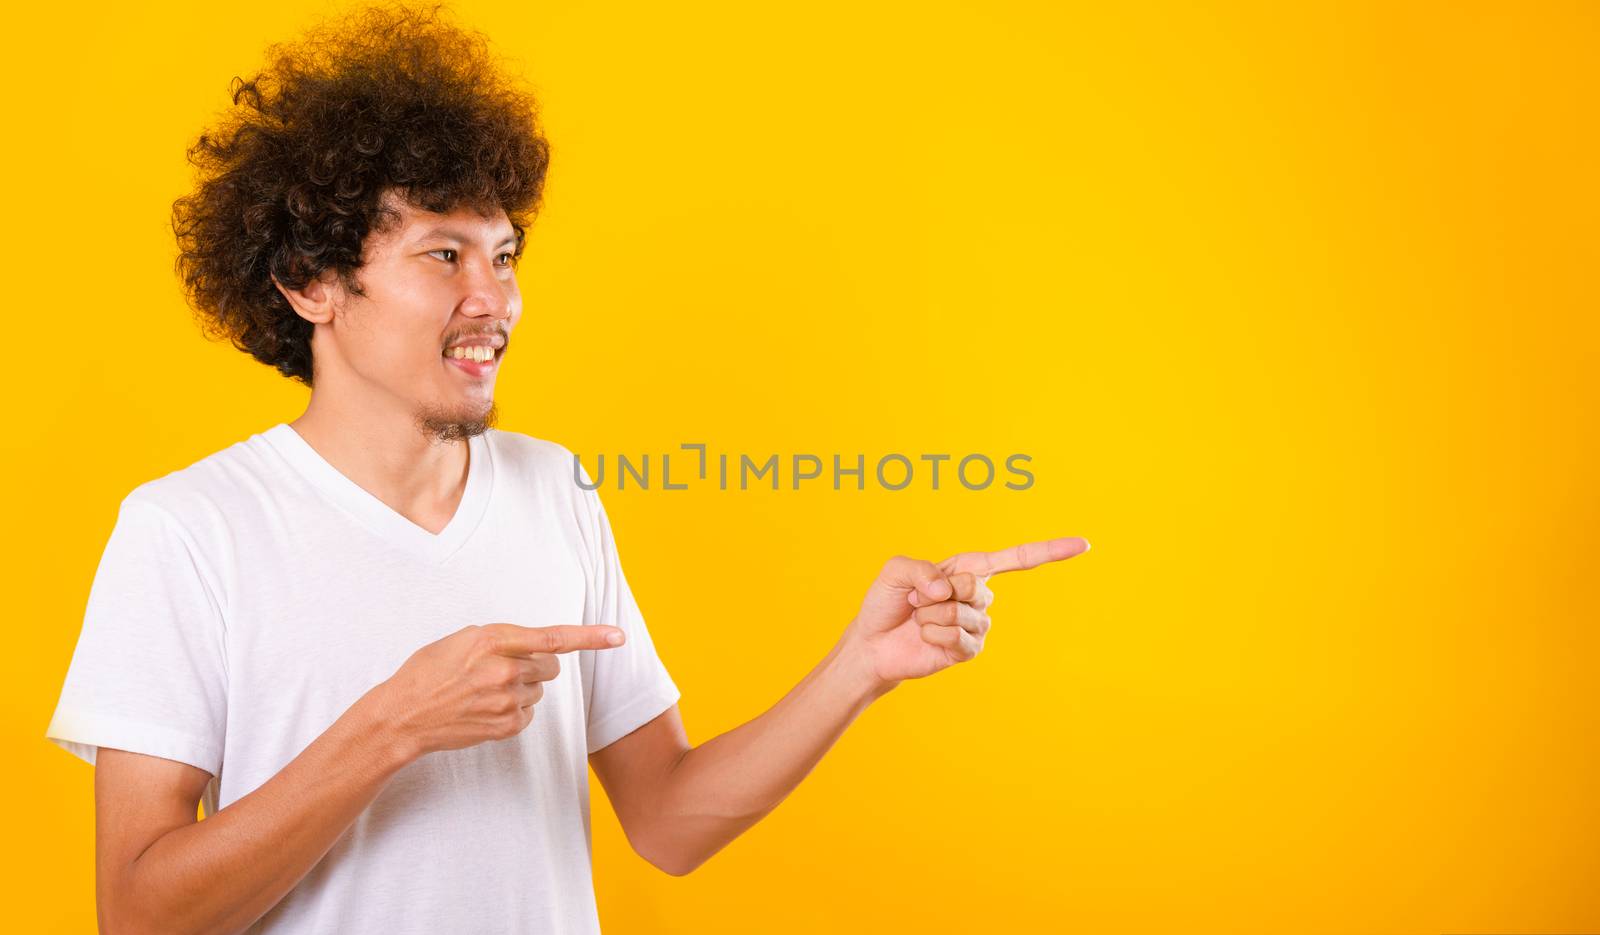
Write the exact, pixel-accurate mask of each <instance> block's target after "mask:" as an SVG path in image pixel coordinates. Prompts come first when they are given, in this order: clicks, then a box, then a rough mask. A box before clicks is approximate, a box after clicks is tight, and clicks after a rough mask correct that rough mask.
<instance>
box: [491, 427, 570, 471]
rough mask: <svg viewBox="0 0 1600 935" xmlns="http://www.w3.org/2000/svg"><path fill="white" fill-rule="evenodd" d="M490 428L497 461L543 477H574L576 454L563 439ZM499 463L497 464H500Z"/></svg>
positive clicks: (508, 466) (511, 468) (513, 468)
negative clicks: (561, 441) (562, 442)
mask: <svg viewBox="0 0 1600 935" xmlns="http://www.w3.org/2000/svg"><path fill="white" fill-rule="evenodd" d="M489 431H490V432H491V433H492V435H493V439H494V452H495V455H496V461H500V460H504V461H505V462H506V467H507V468H508V469H510V470H512V471H514V472H525V473H527V474H529V475H530V476H534V477H538V478H540V479H543V480H559V479H562V478H570V477H571V476H572V469H573V468H572V465H573V461H574V458H575V456H574V455H573V453H572V452H571V451H570V450H569V449H568V448H567V446H565V445H563V444H561V443H560V442H557V441H552V440H550V439H548V438H538V437H536V436H533V435H527V434H524V433H522V432H514V431H510V430H508V429H490V430H489ZM496 466H497V467H498V464H497V465H496ZM569 482H570V481H569Z"/></svg>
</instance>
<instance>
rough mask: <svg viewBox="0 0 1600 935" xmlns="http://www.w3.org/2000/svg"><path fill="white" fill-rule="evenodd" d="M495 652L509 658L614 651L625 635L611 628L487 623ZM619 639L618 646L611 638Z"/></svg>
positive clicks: (617, 629) (615, 628)
mask: <svg viewBox="0 0 1600 935" xmlns="http://www.w3.org/2000/svg"><path fill="white" fill-rule="evenodd" d="M488 626H489V627H490V628H491V629H492V634H491V635H493V637H494V640H495V652H496V653H499V654H502V655H507V656H525V655H527V654H529V653H570V652H576V651H578V650H582V649H611V648H612V647H614V646H618V645H621V643H622V639H621V638H622V637H623V635H624V634H623V632H622V630H621V629H619V628H617V627H609V626H552V627H523V626H517V625H516V624H512V623H492V624H488ZM612 636H616V637H618V639H617V642H616V643H612V642H610V641H609V639H608V638H609V637H612Z"/></svg>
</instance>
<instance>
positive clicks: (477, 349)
mask: <svg viewBox="0 0 1600 935" xmlns="http://www.w3.org/2000/svg"><path fill="white" fill-rule="evenodd" d="M504 353H505V348H503V347H502V348H492V347H487V346H473V347H453V348H451V349H449V350H447V351H445V352H444V355H443V356H444V359H445V361H446V362H447V363H449V364H451V365H452V366H454V367H456V368H458V369H461V370H464V371H466V372H467V373H468V374H471V375H472V376H475V377H481V376H486V375H488V374H490V373H493V372H494V370H495V368H496V367H497V366H498V365H499V363H500V357H501V356H502V355H503V354H504Z"/></svg>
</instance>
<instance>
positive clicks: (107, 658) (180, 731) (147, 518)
mask: <svg viewBox="0 0 1600 935" xmlns="http://www.w3.org/2000/svg"><path fill="white" fill-rule="evenodd" d="M203 567H204V566H203V564H202V562H201V561H200V560H199V556H198V555H197V554H196V549H195V546H194V543H193V540H192V539H191V538H190V537H189V536H188V534H187V533H186V532H185V531H184V529H183V527H182V526H181V525H180V524H179V523H178V521H177V519H176V518H174V517H173V516H172V514H171V513H170V512H168V511H167V510H166V509H165V508H163V507H162V506H160V505H158V504H156V503H154V502H151V501H148V500H145V499H141V498H139V497H137V496H135V495H132V494H130V495H129V496H128V497H127V498H125V499H124V500H123V501H122V505H121V507H120V508H119V510H118V513H117V522H116V526H115V527H114V528H113V529H112V531H111V537H110V539H109V541H108V542H107V543H106V547H105V551H104V553H103V554H102V555H101V557H100V565H99V567H98V568H97V569H96V571H95V577H94V583H93V584H92V585H91V586H90V590H89V601H88V606H87V608H86V610H85V612H84V619H83V629H82V630H81V631H80V633H79V634H78V642H77V647H76V649H75V650H74V652H73V655H72V661H71V663H70V664H69V665H68V668H67V676H66V680H65V682H64V683H63V685H62V689H61V697H60V699H59V701H58V702H57V704H56V710H55V715H54V717H53V718H52V719H51V721H50V727H49V729H48V730H47V731H46V733H45V736H46V737H47V738H48V739H49V740H52V741H54V742H55V743H57V744H59V745H60V746H61V747H63V748H65V749H66V750H67V751H68V752H70V753H72V754H74V755H76V756H78V757H80V758H82V759H83V760H85V761H87V762H89V763H91V764H92V763H94V761H95V754H96V752H97V751H98V749H99V748H100V747H112V748H114V749H120V750H130V751H133V752H135V753H145V754H150V755H152V756H159V757H162V758H165V759H169V760H178V761H180V762H183V763H188V764H190V765H191V766H197V767H199V768H201V769H203V770H205V771H207V772H209V773H211V775H213V776H216V775H219V773H220V771H221V768H222V749H223V738H224V731H225V728H226V723H227V663H226V655H225V650H224V642H223V639H224V631H223V618H222V614H221V610H220V607H219V604H218V602H217V600H216V595H215V593H214V591H213V589H212V588H211V587H210V586H208V584H207V581H206V577H205V574H204V573H203Z"/></svg>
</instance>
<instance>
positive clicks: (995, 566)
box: [589, 537, 1089, 876]
mask: <svg viewBox="0 0 1600 935" xmlns="http://www.w3.org/2000/svg"><path fill="white" fill-rule="evenodd" d="M1088 549H1089V543H1088V541H1087V540H1084V539H1081V538H1078V537H1069V538H1061V539H1050V540H1046V541H1043V542H1031V543H1027V544H1025V545H1018V546H1012V547H1011V548H1008V549H1001V550H1000V551H998V552H963V553H961V554H959V555H954V556H951V557H950V558H947V559H945V560H944V561H943V562H940V563H938V564H937V565H936V564H934V563H932V562H925V561H919V560H916V559H911V558H907V557H905V556H898V555H897V556H895V557H894V558H892V559H890V560H889V561H888V562H886V563H885V564H884V566H883V570H882V571H880V572H879V573H878V577H877V579H876V580H874V581H873V582H872V585H871V586H870V587H869V588H868V589H867V596H866V598H865V599H864V600H863V601H862V603H861V610H860V611H859V612H858V613H857V614H856V617H855V619H854V620H852V621H850V625H849V626H848V627H847V628H846V629H845V633H844V636H843V637H841V638H840V640H839V642H838V643H837V644H835V646H834V648H833V649H832V651H830V652H829V653H828V655H827V656H826V657H825V658H824V659H823V660H822V662H820V663H818V664H817V666H816V667H815V668H813V669H812V670H811V672H810V673H809V674H808V675H807V676H806V677H805V678H804V679H802V680H801V682H800V684H799V685H796V686H795V687H794V688H793V689H792V690H791V691H790V692H789V693H788V694H787V695H784V696H783V698H782V699H780V700H779V701H778V703H777V704H775V705H773V706H772V708H771V709H769V710H768V711H767V712H766V713H764V714H762V715H761V716H759V717H757V718H756V719H755V720H753V721H750V722H749V723H747V724H743V725H741V726H739V727H736V728H734V729H733V730H731V731H728V732H727V733H725V734H722V735H720V736H718V737H716V738H714V739H712V740H708V741H706V742H705V743H703V744H701V745H700V746H698V747H693V748H691V747H690V746H689V743H688V740H687V739H686V737H685V736H684V731H683V724H682V722H681V720H680V719H679V717H678V711H677V708H676V706H674V707H673V708H671V709H669V710H668V711H666V712H665V713H664V714H662V715H661V716H659V717H657V718H656V719H655V720H653V721H651V722H650V723H648V724H646V725H645V726H643V727H641V728H639V729H638V730H636V731H634V732H633V733H631V734H628V735H627V736H626V737H623V738H622V739H620V740H617V741H615V742H613V743H611V744H610V745H609V746H606V747H604V748H602V749H600V750H596V751H595V753H594V755H593V756H591V757H590V758H589V762H590V763H591V764H592V765H593V766H594V770H595V774H596V775H598V776H599V777H600V783H601V785H602V786H604V787H605V790H606V795H607V797H608V798H610V799H611V803H612V807H613V808H615V809H616V812H617V817H618V820H619V821H620V822H621V823H622V826H623V830H624V832H625V833H626V834H627V835H628V841H629V842H630V843H631V844H632V845H633V848H634V850H636V851H638V853H639V855H640V856H642V857H644V858H645V859H646V860H648V861H650V862H651V863H652V864H655V865H656V866H657V867H660V868H661V869H662V870H664V871H666V872H667V873H670V874H672V875H674V876H682V875H684V874H686V873H689V872H690V871H692V870H693V869H694V868H696V867H698V866H700V865H701V864H702V863H705V861H706V860H708V859H709V858H710V857H711V856H712V855H713V854H715V853H716V852H717V851H719V850H721V849H722V848H723V847H725V846H726V845H727V844H728V843H729V842H730V841H732V840H733V839H734V838H736V837H738V836H739V835H740V834H743V833H744V832H745V831H746V830H747V829H749V828H750V827H751V826H752V825H754V824H755V823H756V822H758V821H760V820H761V819H762V818H764V817H766V815H767V814H768V813H769V812H771V811H772V810H773V809H774V808H777V807H778V804H779V803H781V802H782V801H783V800H784V799H785V798H786V797H787V796H788V795H789V793H790V792H792V791H794V788H795V787H796V786H798V785H799V784H800V781H801V780H802V779H804V778H805V777H806V776H807V775H808V774H810V772H811V770H812V768H813V767H815V766H816V765H817V762H818V761H819V760H821V759H822V756H823V754H825V753H827V752H828V750H829V749H830V748H832V746H833V744H834V742H835V741H837V740H838V739H839V737H840V735H841V734H843V733H844V731H845V728H847V727H849V726H850V724H851V722H853V721H854V720H855V719H856V717H857V716H858V715H860V713H861V712H862V711H864V710H866V708H867V706H868V705H870V704H871V703H872V702H873V701H875V700H877V699H878V698H881V697H882V696H883V695H884V694H886V693H888V692H889V691H891V690H892V689H893V688H894V687H895V686H896V685H898V684H899V683H900V682H902V681H904V680H905V679H914V678H923V677H925V676H928V675H932V674H933V673H935V672H939V671H941V670H943V669H946V668H949V667H950V666H952V665H955V664H957V663H961V662H966V661H968V660H971V659H973V658H975V657H976V656H977V654H978V653H979V652H981V651H982V649H983V641H984V637H985V636H986V635H987V633H988V631H989V615H988V613H987V612H986V611H987V610H988V607H989V605H990V604H991V603H992V602H993V600H994V592H993V591H991V590H990V589H989V586H988V583H987V582H988V579H989V577H990V576H992V575H996V574H1000V573H1002V572H1011V571H1020V570H1023V569H1028V568H1035V567H1038V566H1039V565H1043V564H1045V563H1048V562H1058V561H1061V560H1062V559H1067V558H1071V557H1073V556H1074V555H1080V554H1082V553H1083V552H1086V551H1088Z"/></svg>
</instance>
